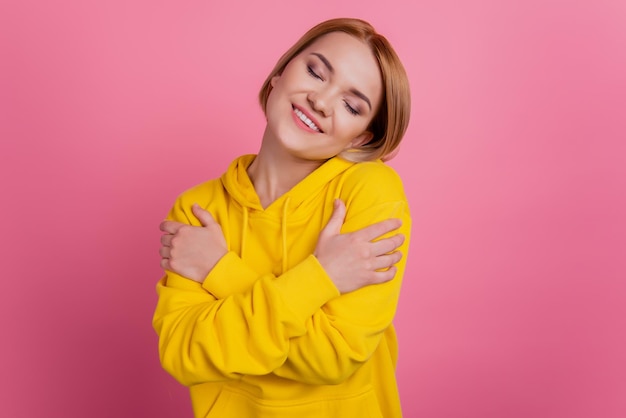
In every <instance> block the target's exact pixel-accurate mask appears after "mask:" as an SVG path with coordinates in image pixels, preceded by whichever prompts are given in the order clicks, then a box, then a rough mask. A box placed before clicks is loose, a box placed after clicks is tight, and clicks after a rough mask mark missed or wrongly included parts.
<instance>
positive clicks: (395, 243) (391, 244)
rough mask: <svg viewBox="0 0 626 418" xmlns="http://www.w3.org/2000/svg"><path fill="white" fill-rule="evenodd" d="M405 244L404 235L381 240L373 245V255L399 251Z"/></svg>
mask: <svg viewBox="0 0 626 418" xmlns="http://www.w3.org/2000/svg"><path fill="white" fill-rule="evenodd" d="M403 243H404V235H402V234H396V235H393V236H391V237H388V238H383V239H379V240H378V241H374V242H373V243H371V247H370V250H371V252H372V254H373V255H375V256H379V255H383V254H387V253H390V252H392V251H394V250H397V249H398V248H399V247H400V246H401V245H402V244H403Z"/></svg>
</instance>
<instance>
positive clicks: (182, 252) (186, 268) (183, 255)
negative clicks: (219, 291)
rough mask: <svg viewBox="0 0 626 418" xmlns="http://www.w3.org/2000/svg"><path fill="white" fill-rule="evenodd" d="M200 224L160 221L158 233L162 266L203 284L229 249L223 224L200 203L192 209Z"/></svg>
mask: <svg viewBox="0 0 626 418" xmlns="http://www.w3.org/2000/svg"><path fill="white" fill-rule="evenodd" d="M191 210H192V212H193V214H194V215H195V216H196V218H198V220H199V221H200V223H201V224H202V226H192V225H187V224H184V223H181V222H175V221H163V222H161V225H160V226H159V229H160V230H161V231H163V232H165V233H164V234H163V235H162V236H161V248H160V250H159V254H160V255H161V267H162V268H163V269H165V270H170V271H173V272H174V273H177V274H179V275H181V276H183V277H186V278H188V279H191V280H194V281H196V282H198V283H202V282H203V281H204V279H205V278H206V276H207V275H208V274H209V272H210V271H211V270H212V269H213V267H215V265H216V264H217V262H218V261H219V260H220V259H221V258H222V257H223V256H224V255H226V253H227V252H228V248H227V246H226V240H225V239H224V233H223V232H222V227H221V226H220V225H219V224H218V223H217V222H216V221H215V219H213V216H212V215H211V213H210V212H208V211H206V210H204V209H203V208H201V207H200V206H199V205H197V204H194V205H193V207H192V208H191Z"/></svg>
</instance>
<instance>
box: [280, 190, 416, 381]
mask: <svg viewBox="0 0 626 418" xmlns="http://www.w3.org/2000/svg"><path fill="white" fill-rule="evenodd" d="M389 217H398V218H400V219H402V227H401V230H400V232H401V233H402V234H404V235H405V237H406V239H405V241H404V244H403V245H402V247H401V248H400V249H399V250H400V251H401V252H402V254H403V257H402V260H401V261H400V262H399V263H398V264H396V266H397V269H398V270H397V273H396V276H395V277H394V279H393V280H391V281H389V282H387V283H383V284H378V285H373V286H366V287H363V288H361V289H358V290H356V291H354V292H351V293H347V294H344V295H341V296H340V297H338V298H335V299H333V300H330V301H328V302H327V303H326V304H325V305H324V306H322V307H321V308H320V309H318V310H317V311H316V312H315V313H314V314H313V316H312V317H311V318H310V319H309V320H308V321H307V323H306V333H305V334H304V335H302V336H299V337H294V338H293V339H292V340H291V344H290V348H289V355H288V357H287V359H286V361H285V362H284V363H283V364H282V365H281V366H279V367H278V368H277V369H275V370H274V374H276V375H278V376H281V377H284V378H288V379H292V380H296V381H299V382H303V383H309V384H338V383H341V382H342V381H344V380H345V379H347V378H348V377H350V376H351V375H352V374H353V373H354V372H355V371H356V370H357V369H358V368H359V367H360V366H361V365H362V364H363V363H364V362H365V361H367V360H368V359H369V358H370V357H371V356H372V354H373V353H374V351H375V350H376V348H377V347H378V344H379V342H380V340H381V338H382V337H383V334H384V333H385V331H386V330H387V329H388V328H389V326H390V325H391V323H392V320H393V318H394V315H395V312H396V307H397V303H398V298H399V295H400V287H401V284H402V277H403V274H404V270H405V266H406V255H407V252H408V245H409V240H410V232H411V219H410V215H409V211H408V207H407V205H406V203H405V202H396V203H388V204H384V205H378V206H375V207H371V208H370V209H368V210H367V211H365V212H362V213H361V214H359V215H358V216H356V217H353V218H352V219H348V220H347V222H346V224H345V228H346V229H347V230H358V229H360V228H362V227H365V226H367V225H371V224H372V223H375V222H378V221H379V220H384V219H387V218H389Z"/></svg>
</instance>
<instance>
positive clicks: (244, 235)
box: [241, 206, 248, 259]
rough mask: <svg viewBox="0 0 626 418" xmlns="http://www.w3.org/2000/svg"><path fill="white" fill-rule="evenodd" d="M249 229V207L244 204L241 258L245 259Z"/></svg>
mask: <svg viewBox="0 0 626 418" xmlns="http://www.w3.org/2000/svg"><path fill="white" fill-rule="evenodd" d="M247 231H248V208H247V207H246V206H243V224H242V226H241V259H243V250H244V248H245V247H246V233H247Z"/></svg>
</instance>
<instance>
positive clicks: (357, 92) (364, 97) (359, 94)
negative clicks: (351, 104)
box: [311, 52, 372, 110]
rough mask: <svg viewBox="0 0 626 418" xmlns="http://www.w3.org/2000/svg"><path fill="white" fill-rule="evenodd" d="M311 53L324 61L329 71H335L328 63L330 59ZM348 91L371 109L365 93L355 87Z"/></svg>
mask: <svg viewBox="0 0 626 418" xmlns="http://www.w3.org/2000/svg"><path fill="white" fill-rule="evenodd" d="M311 55H315V56H316V57H317V58H319V59H320V60H321V61H322V62H323V63H324V65H325V66H326V68H328V71H330V72H331V73H334V72H335V69H334V68H333V66H332V64H331V63H330V61H328V59H326V57H325V56H323V55H322V54H320V53H318V52H311ZM350 93H352V94H354V95H355V96H357V97H359V98H361V99H362V100H363V101H365V102H366V103H367V105H368V106H369V108H370V110H372V104H371V103H370V99H368V98H367V96H366V95H365V94H363V93H361V92H360V91H359V90H357V89H350Z"/></svg>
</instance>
